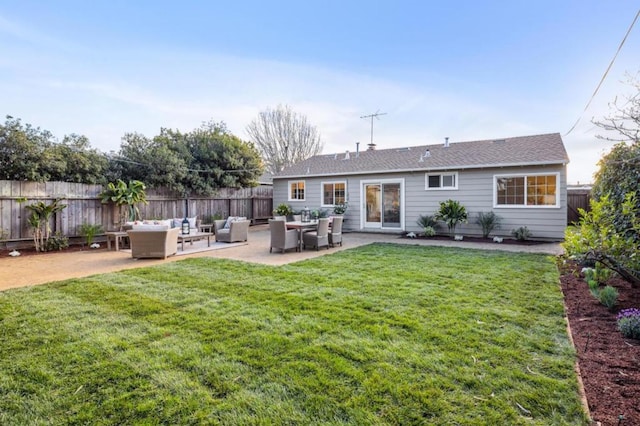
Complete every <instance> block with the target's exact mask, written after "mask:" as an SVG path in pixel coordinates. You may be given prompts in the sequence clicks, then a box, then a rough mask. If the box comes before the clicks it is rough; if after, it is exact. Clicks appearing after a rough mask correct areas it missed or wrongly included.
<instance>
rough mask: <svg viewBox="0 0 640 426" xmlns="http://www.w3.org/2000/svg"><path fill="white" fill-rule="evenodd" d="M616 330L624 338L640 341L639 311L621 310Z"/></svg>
mask: <svg viewBox="0 0 640 426" xmlns="http://www.w3.org/2000/svg"><path fill="white" fill-rule="evenodd" d="M617 321H618V330H620V333H622V335H623V336H624V337H627V338H629V339H638V340H640V309H638V308H631V309H623V310H621V311H620V312H619V313H618V317H617Z"/></svg>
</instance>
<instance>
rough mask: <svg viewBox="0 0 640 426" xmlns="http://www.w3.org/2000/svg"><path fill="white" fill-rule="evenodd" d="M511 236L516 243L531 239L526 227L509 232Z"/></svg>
mask: <svg viewBox="0 0 640 426" xmlns="http://www.w3.org/2000/svg"><path fill="white" fill-rule="evenodd" d="M511 235H513V236H514V237H516V240H518V241H526V240H528V239H529V238H531V231H529V228H527V227H526V226H521V227H520V228H518V229H514V230H513V231H511Z"/></svg>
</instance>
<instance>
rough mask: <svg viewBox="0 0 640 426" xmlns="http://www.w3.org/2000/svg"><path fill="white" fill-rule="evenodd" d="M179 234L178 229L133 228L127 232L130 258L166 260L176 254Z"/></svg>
mask: <svg viewBox="0 0 640 426" xmlns="http://www.w3.org/2000/svg"><path fill="white" fill-rule="evenodd" d="M154 228H155V229H154ZM157 228H164V229H157ZM179 233H180V229H179V228H168V227H163V226H148V227H145V226H140V227H136V226H134V227H133V229H131V230H129V231H127V235H128V236H129V241H130V242H131V257H133V258H136V259H141V258H161V259H166V258H167V257H169V256H172V255H174V254H176V253H177V251H178V234H179Z"/></svg>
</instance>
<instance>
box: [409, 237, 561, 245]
mask: <svg viewBox="0 0 640 426" xmlns="http://www.w3.org/2000/svg"><path fill="white" fill-rule="evenodd" d="M400 238H407V239H408V238H409V237H407V236H406V235H403V236H402V237H400ZM413 239H415V240H439V241H453V238H452V237H450V236H448V235H434V236H433V237H425V236H424V235H417V236H416V237H415V238H413ZM461 242H468V243H491V244H507V245H519V246H534V245H538V244H545V243H548V242H549V241H539V240H524V241H519V240H516V239H513V238H503V240H502V242H501V243H494V242H493V238H482V237H468V236H466V235H465V236H464V239H463V240H462V241H461Z"/></svg>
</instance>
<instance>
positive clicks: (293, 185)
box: [289, 180, 305, 201]
mask: <svg viewBox="0 0 640 426" xmlns="http://www.w3.org/2000/svg"><path fill="white" fill-rule="evenodd" d="M304 186H305V185H304V181H303V180H296V181H289V201H296V200H304Z"/></svg>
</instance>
